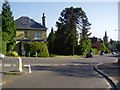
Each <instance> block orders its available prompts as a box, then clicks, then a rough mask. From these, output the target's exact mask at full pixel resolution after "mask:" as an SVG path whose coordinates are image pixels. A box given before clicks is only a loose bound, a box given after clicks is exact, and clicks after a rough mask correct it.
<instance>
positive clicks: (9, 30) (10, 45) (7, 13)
mask: <svg viewBox="0 0 120 90" xmlns="http://www.w3.org/2000/svg"><path fill="white" fill-rule="evenodd" d="M15 37H16V25H15V22H14V18H13V15H12V11H11V9H10V4H9V2H8V1H7V0H5V2H4V3H3V6H2V41H3V42H2V47H3V48H2V49H3V53H6V51H7V52H8V51H11V50H13V49H14V46H15V43H16V40H15Z"/></svg>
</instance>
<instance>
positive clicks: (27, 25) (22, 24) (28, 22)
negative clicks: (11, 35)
mask: <svg viewBox="0 0 120 90" xmlns="http://www.w3.org/2000/svg"><path fill="white" fill-rule="evenodd" d="M15 23H16V28H17V29H23V28H24V29H47V28H46V27H45V26H43V25H41V24H40V23H37V22H35V21H34V20H33V19H30V18H29V17H27V16H22V17H20V18H18V19H17V20H15Z"/></svg>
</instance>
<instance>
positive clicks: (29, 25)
mask: <svg viewBox="0 0 120 90" xmlns="http://www.w3.org/2000/svg"><path fill="white" fill-rule="evenodd" d="M15 23H16V40H17V42H16V43H17V45H16V47H15V50H16V51H17V52H18V54H19V55H21V54H22V53H23V52H26V47H25V44H26V43H28V42H35V41H37V42H44V41H45V40H46V38H47V27H46V26H45V16H44V14H43V17H42V23H43V25H41V24H40V23H38V22H36V21H34V20H33V19H30V18H29V17H27V16H22V17H20V18H18V19H17V20H15Z"/></svg>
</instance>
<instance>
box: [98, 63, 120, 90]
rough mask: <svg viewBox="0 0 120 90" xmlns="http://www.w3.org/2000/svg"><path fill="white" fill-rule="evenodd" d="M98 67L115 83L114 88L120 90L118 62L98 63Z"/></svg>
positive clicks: (119, 65)
mask: <svg viewBox="0 0 120 90" xmlns="http://www.w3.org/2000/svg"><path fill="white" fill-rule="evenodd" d="M98 69H99V70H101V71H102V72H104V74H105V75H106V76H107V77H108V78H110V79H111V80H112V82H113V83H114V84H115V85H116V88H117V89H118V90H120V64H118V63H104V64H101V65H98ZM111 77H112V78H111Z"/></svg>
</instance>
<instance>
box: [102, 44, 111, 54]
mask: <svg viewBox="0 0 120 90" xmlns="http://www.w3.org/2000/svg"><path fill="white" fill-rule="evenodd" d="M101 45H102V48H103V49H102V51H103V52H105V53H106V54H107V53H109V52H110V51H109V49H108V48H107V47H106V45H105V44H104V43H102V44H101Z"/></svg>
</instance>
